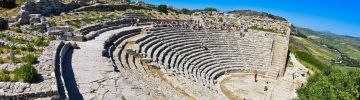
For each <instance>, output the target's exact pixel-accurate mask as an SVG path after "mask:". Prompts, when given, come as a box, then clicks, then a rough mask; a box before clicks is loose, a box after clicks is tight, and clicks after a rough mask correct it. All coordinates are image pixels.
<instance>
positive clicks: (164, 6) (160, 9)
mask: <svg viewBox="0 0 360 100" xmlns="http://www.w3.org/2000/svg"><path fill="white" fill-rule="evenodd" d="M157 10H158V11H159V12H163V13H165V14H167V13H168V11H167V6H166V5H163V4H161V5H159V6H158V7H157Z"/></svg>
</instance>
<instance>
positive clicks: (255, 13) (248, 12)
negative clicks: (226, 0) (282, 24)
mask: <svg viewBox="0 0 360 100" xmlns="http://www.w3.org/2000/svg"><path fill="white" fill-rule="evenodd" d="M228 13H231V14H238V15H243V16H262V17H269V18H272V19H276V20H282V21H286V19H285V18H283V17H280V16H275V15H272V14H269V13H266V12H258V11H252V10H233V11H229V12H228Z"/></svg>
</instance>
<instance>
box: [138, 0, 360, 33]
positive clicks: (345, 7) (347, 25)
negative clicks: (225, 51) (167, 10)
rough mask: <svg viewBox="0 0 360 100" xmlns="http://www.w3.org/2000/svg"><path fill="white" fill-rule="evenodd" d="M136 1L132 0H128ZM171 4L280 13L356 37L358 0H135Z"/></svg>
mask: <svg viewBox="0 0 360 100" xmlns="http://www.w3.org/2000/svg"><path fill="white" fill-rule="evenodd" d="M132 1H136V0H132ZM139 1H144V2H147V3H151V4H156V5H158V4H168V5H172V6H173V7H175V8H189V9H199V8H205V7H214V8H217V9H218V10H220V11H231V10H235V9H240V10H241V9H242V10H244V9H250V10H256V11H264V12H268V13H272V14H274V15H278V16H282V17H284V18H286V19H287V20H289V21H290V22H291V23H293V24H294V25H296V26H301V27H306V28H311V29H314V30H318V31H326V30H328V31H331V32H334V33H336V34H342V35H351V36H357V37H360V0H341V1H340V0H139Z"/></svg>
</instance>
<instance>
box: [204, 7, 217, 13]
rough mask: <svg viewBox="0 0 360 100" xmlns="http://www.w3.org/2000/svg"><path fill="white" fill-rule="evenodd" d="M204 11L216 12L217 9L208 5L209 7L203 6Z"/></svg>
mask: <svg viewBox="0 0 360 100" xmlns="http://www.w3.org/2000/svg"><path fill="white" fill-rule="evenodd" d="M204 11H209V12H210V11H215V12H218V10H217V9H216V8H211V7H209V8H205V9H204Z"/></svg>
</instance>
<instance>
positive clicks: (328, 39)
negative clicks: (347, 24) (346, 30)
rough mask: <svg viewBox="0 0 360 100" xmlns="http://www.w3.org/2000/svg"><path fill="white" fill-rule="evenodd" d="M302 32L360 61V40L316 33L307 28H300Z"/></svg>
mask: <svg viewBox="0 0 360 100" xmlns="http://www.w3.org/2000/svg"><path fill="white" fill-rule="evenodd" d="M300 32H301V33H303V34H305V35H307V36H308V37H309V38H310V39H312V40H314V41H316V42H318V43H323V44H327V45H330V46H332V47H335V48H337V49H338V50H340V51H341V52H343V53H345V54H346V55H347V56H349V57H350V58H352V59H355V60H357V61H360V38H356V37H348V36H340V35H335V34H333V33H326V32H316V31H312V30H309V29H305V28H300Z"/></svg>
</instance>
